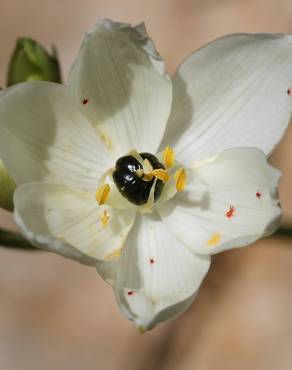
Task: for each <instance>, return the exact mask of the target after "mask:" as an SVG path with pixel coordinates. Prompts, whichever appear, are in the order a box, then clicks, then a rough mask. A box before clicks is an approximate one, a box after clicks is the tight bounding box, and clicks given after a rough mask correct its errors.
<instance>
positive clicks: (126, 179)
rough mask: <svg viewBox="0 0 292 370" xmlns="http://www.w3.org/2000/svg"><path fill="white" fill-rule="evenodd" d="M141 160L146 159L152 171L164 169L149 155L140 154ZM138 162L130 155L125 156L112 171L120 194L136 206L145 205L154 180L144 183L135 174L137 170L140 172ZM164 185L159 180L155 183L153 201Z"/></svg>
mask: <svg viewBox="0 0 292 370" xmlns="http://www.w3.org/2000/svg"><path fill="white" fill-rule="evenodd" d="M140 155H141V157H142V158H143V159H148V160H149V162H150V163H151V165H152V167H153V169H159V168H160V169H164V168H165V167H164V166H163V164H162V163H160V162H159V161H158V159H157V158H156V157H155V156H154V155H153V154H150V153H140ZM142 169H143V167H142V165H141V164H140V162H139V161H138V160H137V159H136V158H134V157H132V156H131V155H125V156H123V157H121V158H119V159H118V160H117V162H116V165H115V170H114V171H113V179H114V182H115V184H116V186H117V188H118V189H119V191H120V193H121V194H122V195H123V196H124V197H125V198H126V199H128V201H129V202H131V203H134V204H135V205H137V206H141V205H143V204H145V203H147V201H148V198H149V194H150V190H151V187H152V185H153V183H154V180H155V179H154V178H153V179H152V180H151V181H145V180H143V179H142V177H143V176H142V177H139V176H138V175H137V174H136V171H137V170H142ZM163 186H164V183H163V181H161V180H157V181H156V186H155V190H154V201H156V200H157V199H158V198H159V197H160V195H161V192H162V189H163Z"/></svg>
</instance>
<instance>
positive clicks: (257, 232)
mask: <svg viewBox="0 0 292 370" xmlns="http://www.w3.org/2000/svg"><path fill="white" fill-rule="evenodd" d="M279 177H280V173H279V171H278V170H276V169H275V168H273V167H271V166H270V165H269V164H268V163H267V162H266V157H265V154H264V153H263V152H261V151H260V150H258V149H254V148H237V149H229V150H226V151H224V152H222V153H221V154H220V155H219V156H218V157H217V158H216V159H214V161H213V162H211V163H209V164H205V165H202V166H201V167H199V168H197V169H195V170H194V171H193V176H191V177H189V179H188V185H187V188H186V191H185V192H183V193H181V194H178V195H176V196H175V197H174V198H172V199H171V200H170V201H168V202H166V203H165V204H162V205H160V206H158V207H159V209H158V211H159V213H160V215H161V217H163V220H164V222H165V223H166V224H167V226H168V229H169V230H171V232H172V233H173V234H174V236H175V237H177V238H178V239H179V240H180V241H181V242H183V243H184V244H185V245H186V246H187V247H189V248H190V249H191V250H192V251H194V252H197V253H202V254H213V253H218V252H221V251H223V250H226V249H231V248H236V247H242V246H246V245H248V244H251V243H252V242H254V241H256V240H257V239H259V238H261V237H262V236H265V235H268V234H270V233H272V232H274V231H275V229H276V228H277V226H278V225H279V218H280V215H281V209H280V206H279V199H278V196H277V184H278V180H279ZM203 186H204V187H205V189H204V190H203Z"/></svg>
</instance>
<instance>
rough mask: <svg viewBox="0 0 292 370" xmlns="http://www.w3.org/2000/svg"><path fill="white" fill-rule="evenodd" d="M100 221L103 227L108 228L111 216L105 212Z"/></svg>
mask: <svg viewBox="0 0 292 370" xmlns="http://www.w3.org/2000/svg"><path fill="white" fill-rule="evenodd" d="M99 220H100V224H101V226H102V227H106V226H107V225H108V223H109V220H110V215H109V213H108V211H107V210H104V211H103V214H102V216H100V218H99Z"/></svg>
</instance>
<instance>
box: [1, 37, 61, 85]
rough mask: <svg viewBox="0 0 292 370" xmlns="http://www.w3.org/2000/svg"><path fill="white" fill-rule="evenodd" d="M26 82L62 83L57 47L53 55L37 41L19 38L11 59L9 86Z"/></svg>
mask: <svg viewBox="0 0 292 370" xmlns="http://www.w3.org/2000/svg"><path fill="white" fill-rule="evenodd" d="M25 81H52V82H59V83H60V82H61V72H60V65H59V61H58V57H57V52H56V49H55V47H53V50H52V53H51V55H50V54H48V53H47V51H46V50H45V49H44V48H43V47H42V46H41V45H40V44H39V43H37V42H36V41H34V40H31V39H29V38H19V39H18V40H17V43H16V46H15V49H14V51H13V54H12V56H11V59H10V63H9V69H8V77H7V86H11V85H15V84H17V83H20V82H25Z"/></svg>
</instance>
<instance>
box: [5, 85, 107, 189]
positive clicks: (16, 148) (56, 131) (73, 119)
mask: <svg viewBox="0 0 292 370" xmlns="http://www.w3.org/2000/svg"><path fill="white" fill-rule="evenodd" d="M0 155H1V158H2V160H3V162H4V163H5V165H6V166H7V168H8V170H9V173H10V174H11V175H12V176H13V177H14V179H15V180H16V182H17V183H18V184H23V183H25V182H32V181H44V182H45V181H46V182H53V183H63V184H66V185H68V186H70V187H72V188H77V189H81V190H93V191H94V190H96V185H97V179H98V178H99V176H101V175H102V174H103V172H105V170H106V169H107V168H108V167H109V166H110V165H113V162H112V161H111V160H110V158H109V155H108V153H107V149H106V148H105V147H104V145H103V144H102V143H101V141H100V139H99V137H98V135H97V134H96V132H95V130H94V128H93V127H92V126H91V125H90V124H89V122H88V121H87V120H86V118H85V117H84V115H83V114H82V113H81V112H80V110H79V108H78V107H76V104H75V103H74V99H73V98H72V96H71V95H70V91H69V89H68V88H66V87H64V86H62V85H58V84H53V83H49V82H31V83H24V84H19V85H15V86H13V87H11V88H9V89H7V90H5V92H4V93H3V94H2V95H1V97H0Z"/></svg>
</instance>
